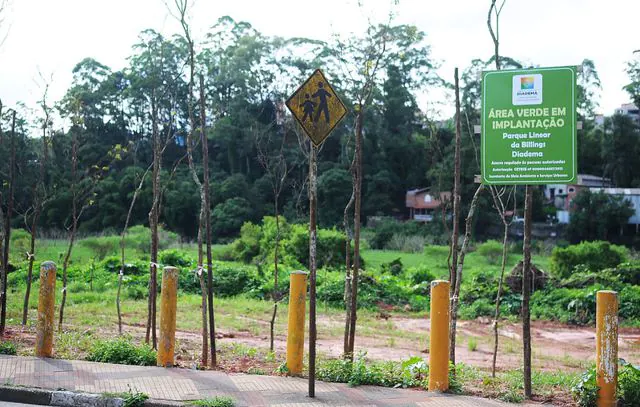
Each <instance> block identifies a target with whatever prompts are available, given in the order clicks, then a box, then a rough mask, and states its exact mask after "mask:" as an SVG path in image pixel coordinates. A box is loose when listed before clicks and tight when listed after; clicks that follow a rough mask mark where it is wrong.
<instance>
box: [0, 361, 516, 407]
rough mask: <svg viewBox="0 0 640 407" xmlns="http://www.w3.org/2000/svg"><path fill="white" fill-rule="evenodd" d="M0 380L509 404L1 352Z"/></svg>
mask: <svg viewBox="0 0 640 407" xmlns="http://www.w3.org/2000/svg"><path fill="white" fill-rule="evenodd" d="M0 384H6V385H15V386H27V387H40V388H46V389H58V390H59V389H66V390H72V391H82V392H89V393H104V392H124V391H128V390H129V387H130V388H131V389H133V390H137V391H141V392H144V393H146V394H148V395H149V396H150V397H151V398H156V399H165V400H196V399H202V398H207V397H215V396H222V395H225V396H231V397H233V398H234V399H235V401H236V405H237V406H251V407H257V406H271V407H294V406H295V407H316V406H327V405H328V406H407V407H409V406H416V407H417V406H421V407H438V406H447V407H453V406H455V407H467V406H468V407H472V406H473V407H491V406H507V405H508V404H506V403H501V402H498V401H493V400H487V399H481V398H475V397H467V396H451V395H440V394H434V393H428V392H425V391H419V390H406V389H388V388H383V387H375V386H359V387H349V386H347V385H345V384H337V383H324V382H317V383H316V398H315V399H310V398H308V397H307V380H306V379H299V378H289V377H276V376H256V375H245V374H226V373H223V372H218V371H197V370H189V369H179V368H174V369H165V368H159V367H143V366H126V365H112V364H107V363H94V362H86V361H76V360H73V361H70V360H61V359H44V358H43V359H40V358H34V357H20V356H3V355H0Z"/></svg>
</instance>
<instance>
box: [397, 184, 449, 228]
mask: <svg viewBox="0 0 640 407" xmlns="http://www.w3.org/2000/svg"><path fill="white" fill-rule="evenodd" d="M450 200H451V192H440V193H435V192H431V188H419V189H412V190H410V191H407V194H406V198H405V202H406V207H407V208H409V219H412V220H416V221H419V222H431V221H432V220H433V219H434V217H435V215H436V213H437V212H438V210H439V209H440V208H441V206H442V205H446V204H447V203H448V202H449V201H450Z"/></svg>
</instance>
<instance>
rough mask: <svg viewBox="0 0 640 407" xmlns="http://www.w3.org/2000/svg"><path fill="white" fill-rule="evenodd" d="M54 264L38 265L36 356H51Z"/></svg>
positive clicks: (54, 281)
mask: <svg viewBox="0 0 640 407" xmlns="http://www.w3.org/2000/svg"><path fill="white" fill-rule="evenodd" d="M56 271H57V269H56V263H54V262H52V261H45V262H44V263H42V264H41V265H40V293H39V295H38V323H37V325H36V356H37V357H41V358H50V357H51V356H53V324H54V322H53V319H54V314H55V307H56Z"/></svg>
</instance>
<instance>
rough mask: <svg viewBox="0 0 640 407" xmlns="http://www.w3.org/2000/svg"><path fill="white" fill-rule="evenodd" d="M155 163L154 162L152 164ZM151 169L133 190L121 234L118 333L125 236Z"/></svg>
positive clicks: (117, 300) (120, 323) (117, 306)
mask: <svg viewBox="0 0 640 407" xmlns="http://www.w3.org/2000/svg"><path fill="white" fill-rule="evenodd" d="M152 165H153V164H152ZM149 169H150V168H147V170H146V171H145V172H144V174H142V179H140V183H139V184H138V187H137V188H136V190H135V191H133V197H132V198H131V204H129V211H128V212H127V218H126V219H125V222H124V227H123V228H122V234H121V235H120V272H119V273H118V292H117V294H116V309H117V312H118V334H119V335H122V313H121V312H120V293H121V291H122V279H123V277H124V260H125V257H124V254H125V246H126V244H125V237H126V236H127V229H129V222H130V221H131V213H132V212H133V207H134V205H135V204H136V200H137V199H138V194H139V193H140V190H142V186H143V185H144V180H145V178H146V177H147V174H148V173H149Z"/></svg>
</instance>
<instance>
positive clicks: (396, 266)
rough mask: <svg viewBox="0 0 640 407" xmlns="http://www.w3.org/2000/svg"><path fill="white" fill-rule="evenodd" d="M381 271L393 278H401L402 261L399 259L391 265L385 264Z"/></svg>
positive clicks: (390, 263) (391, 262)
mask: <svg viewBox="0 0 640 407" xmlns="http://www.w3.org/2000/svg"><path fill="white" fill-rule="evenodd" d="M381 271H382V273H383V274H387V273H388V274H391V275H392V276H399V275H400V274H402V260H400V258H399V257H398V258H397V259H395V260H392V261H390V262H389V263H383V264H382V266H381Z"/></svg>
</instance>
